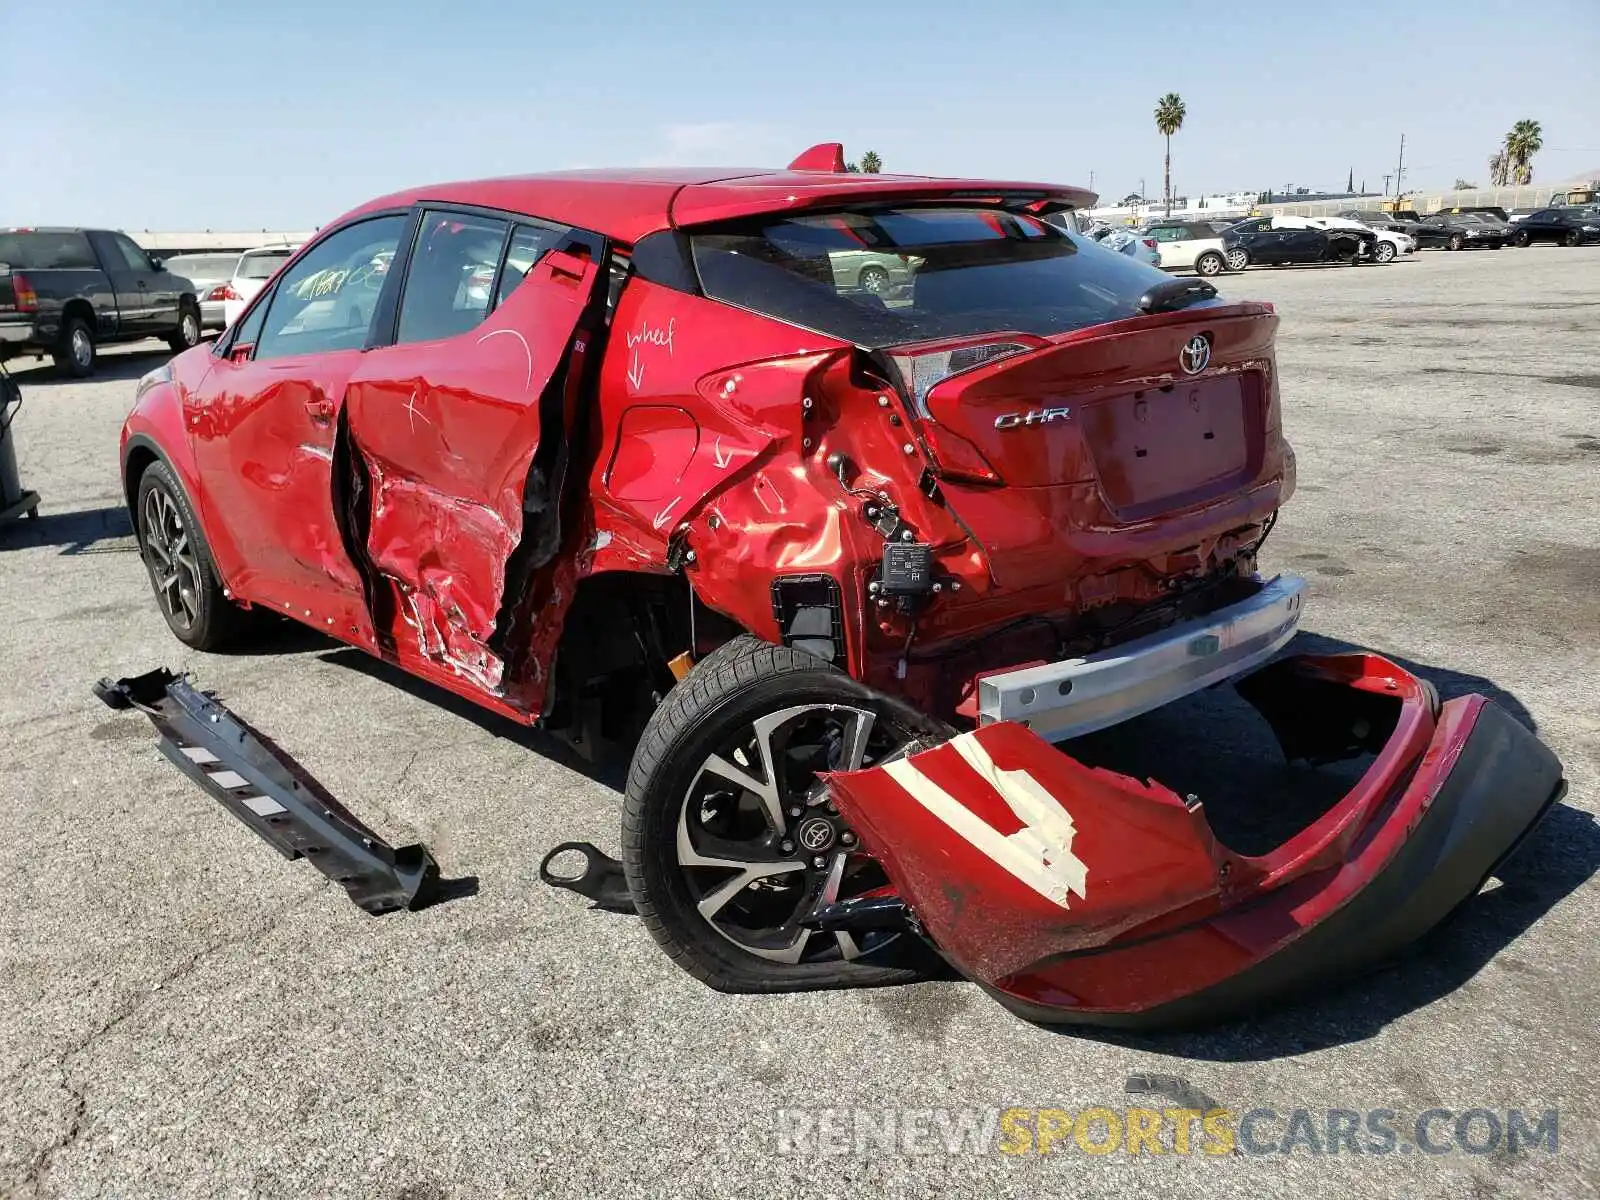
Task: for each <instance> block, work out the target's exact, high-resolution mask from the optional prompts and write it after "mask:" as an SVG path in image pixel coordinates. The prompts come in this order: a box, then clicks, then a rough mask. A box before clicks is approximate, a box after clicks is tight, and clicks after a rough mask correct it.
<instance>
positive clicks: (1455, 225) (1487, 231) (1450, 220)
mask: <svg viewBox="0 0 1600 1200" xmlns="http://www.w3.org/2000/svg"><path fill="white" fill-rule="evenodd" d="M1505 240H1506V234H1505V229H1504V228H1503V227H1502V226H1500V225H1498V224H1493V223H1490V222H1488V221H1483V220H1479V219H1478V217H1477V215H1476V214H1473V213H1458V214H1455V215H1451V214H1449V213H1434V214H1433V215H1432V216H1430V217H1426V218H1424V219H1423V221H1422V224H1421V225H1419V226H1417V245H1418V246H1419V247H1421V248H1423V249H1430V248H1431V249H1440V248H1443V249H1448V250H1474V249H1477V250H1498V249H1500V247H1501V246H1503V245H1505Z"/></svg>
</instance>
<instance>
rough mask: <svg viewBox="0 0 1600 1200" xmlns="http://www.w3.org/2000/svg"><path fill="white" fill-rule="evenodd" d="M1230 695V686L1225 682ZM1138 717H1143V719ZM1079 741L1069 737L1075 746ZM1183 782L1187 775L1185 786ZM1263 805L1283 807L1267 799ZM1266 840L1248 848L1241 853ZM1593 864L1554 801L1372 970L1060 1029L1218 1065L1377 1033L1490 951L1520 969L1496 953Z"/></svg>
mask: <svg viewBox="0 0 1600 1200" xmlns="http://www.w3.org/2000/svg"><path fill="white" fill-rule="evenodd" d="M1359 649H1362V647H1358V646H1354V645H1351V644H1350V643H1348V642H1341V641H1338V640H1336V639H1333V638H1327V637H1322V636H1319V635H1314V634H1302V635H1300V637H1298V638H1297V639H1296V640H1295V642H1294V643H1293V645H1292V647H1291V650H1292V651H1293V652H1294V653H1298V654H1339V653H1347V652H1350V651H1354V650H1359ZM1385 657H1387V658H1389V659H1391V660H1392V661H1394V662H1396V663H1398V664H1400V665H1401V666H1403V667H1404V668H1405V669H1406V670H1408V671H1411V672H1412V673H1414V674H1416V675H1418V676H1420V677H1422V678H1424V679H1426V680H1428V681H1429V682H1431V683H1432V684H1433V685H1434V686H1435V687H1436V688H1438V690H1439V694H1440V696H1441V698H1443V699H1445V700H1450V699H1453V698H1455V697H1457V696H1463V695H1467V694H1469V693H1473V692H1477V693H1480V694H1482V695H1484V696H1487V697H1488V698H1489V699H1491V700H1492V701H1494V702H1495V703H1496V704H1497V705H1499V706H1500V707H1501V708H1503V709H1505V711H1506V712H1507V713H1508V714H1509V715H1510V716H1512V717H1513V718H1515V719H1516V720H1517V721H1519V722H1521V723H1522V724H1523V725H1525V726H1526V727H1527V728H1529V729H1530V730H1534V731H1535V732H1536V731H1537V725H1536V723H1535V721H1534V719H1533V717H1532V715H1531V714H1530V713H1529V712H1528V709H1527V707H1526V706H1525V705H1523V704H1522V703H1521V702H1520V701H1519V700H1518V699H1517V698H1516V696H1514V695H1513V694H1511V693H1510V692H1508V691H1506V690H1505V689H1504V688H1501V687H1499V686H1497V685H1496V684H1494V683H1493V682H1492V681H1490V680H1488V679H1484V678H1483V677H1481V676H1477V675H1472V674H1469V673H1467V672H1463V671H1457V670H1454V669H1451V668H1447V667H1438V666H1433V665H1431V664H1427V663H1419V662H1416V661H1414V660H1411V659H1408V658H1405V657H1403V656H1400V655H1396V654H1388V655H1385ZM1227 691H1228V692H1229V693H1230V694H1231V689H1227ZM1145 719H1146V718H1140V720H1141V721H1142V720H1145ZM1132 724H1133V723H1130V726H1131V725H1132ZM1200 736H1202V737H1204V736H1207V735H1205V734H1204V733H1202V734H1201V735H1200ZM1187 740H1188V738H1187V737H1186V734H1185V731H1184V730H1182V729H1167V730H1165V731H1163V738H1162V741H1161V743H1160V744H1161V746H1162V750H1161V754H1162V757H1163V760H1164V761H1171V760H1172V759H1173V757H1174V755H1175V754H1176V755H1178V756H1181V755H1182V753H1183V751H1184V749H1185V745H1184V743H1185V742H1186V741H1187ZM1266 740H1267V743H1269V744H1270V735H1266ZM1076 748H1077V747H1076V745H1074V747H1073V749H1074V750H1076ZM1232 749H1233V747H1230V746H1229V745H1227V744H1224V745H1223V746H1222V750H1221V753H1220V754H1218V755H1217V757H1216V759H1215V760H1213V762H1214V764H1215V765H1217V766H1218V767H1219V768H1220V769H1225V770H1233V769H1235V768H1237V766H1238V764H1235V765H1234V767H1229V766H1228V765H1227V764H1228V759H1229V757H1230V751H1231V750H1232ZM1268 753H1270V754H1271V758H1270V759H1266V758H1264V757H1263V756H1261V755H1257V757H1258V758H1260V759H1261V761H1260V762H1259V763H1258V764H1252V765H1251V766H1250V767H1247V768H1245V773H1246V775H1247V778H1248V777H1249V775H1251V774H1252V773H1253V772H1254V771H1255V770H1257V769H1258V768H1259V769H1263V770H1271V771H1277V772H1280V773H1286V772H1288V771H1289V768H1285V767H1283V766H1282V759H1281V756H1279V755H1277V754H1276V753H1275V752H1273V751H1268ZM1363 765H1364V764H1363ZM1349 774H1350V773H1346V776H1345V777H1346V778H1348V777H1349ZM1188 782H1189V781H1188V780H1185V783H1186V784H1187V783H1188ZM1211 782H1213V783H1215V780H1212V781H1211ZM1260 782H1261V780H1260V778H1259V777H1257V778H1255V779H1253V780H1251V781H1250V782H1249V783H1248V784H1247V787H1248V789H1249V791H1250V792H1251V793H1252V795H1251V801H1252V802H1251V804H1250V807H1251V808H1252V809H1254V810H1256V811H1257V813H1259V810H1260V808H1261V807H1262V806H1261V805H1260V802H1259V800H1258V799H1256V797H1259V796H1260V795H1262V794H1263V793H1262V792H1261V791H1259V790H1257V785H1258V784H1259V783H1260ZM1191 790H1192V789H1191ZM1341 792H1342V789H1339V788H1335V789H1332V790H1330V791H1328V792H1326V793H1317V792H1315V791H1313V792H1312V793H1310V795H1309V796H1308V797H1306V798H1307V799H1308V800H1309V803H1308V804H1302V805H1299V806H1298V811H1294V809H1295V807H1296V806H1293V805H1285V806H1281V807H1282V808H1288V809H1290V815H1289V817H1288V822H1289V824H1288V826H1285V824H1284V818H1283V814H1282V811H1281V810H1280V811H1279V812H1278V813H1276V814H1275V816H1274V815H1269V816H1268V817H1267V819H1266V821H1265V827H1266V828H1269V829H1272V831H1273V834H1274V837H1275V840H1274V841H1273V842H1272V843H1271V844H1277V843H1278V842H1281V840H1282V839H1283V837H1286V836H1290V835H1292V834H1293V833H1294V832H1297V831H1298V829H1300V828H1304V826H1305V825H1306V824H1309V822H1310V821H1312V820H1315V819H1316V817H1317V816H1319V815H1320V814H1321V812H1323V811H1326V808H1327V807H1329V806H1331V804H1333V803H1336V802H1337V800H1338V796H1339V795H1340V794H1341ZM1265 794H1268V795H1271V794H1272V793H1271V792H1268V793H1265ZM1301 799H1302V797H1301V796H1299V795H1297V796H1296V797H1295V800H1301ZM1227 807H1228V801H1227V799H1226V798H1224V799H1223V800H1222V802H1221V804H1220V805H1219V806H1218V808H1217V809H1214V808H1213V807H1212V806H1211V804H1210V803H1209V802H1208V805H1207V815H1208V817H1209V818H1210V819H1211V820H1212V823H1213V826H1214V827H1215V828H1217V830H1218V833H1219V836H1221V837H1222V839H1223V840H1224V841H1225V842H1228V843H1229V844H1230V845H1232V844H1233V838H1234V837H1236V836H1240V835H1242V836H1243V837H1245V838H1246V839H1247V838H1248V836H1249V832H1250V830H1251V828H1252V826H1251V824H1249V823H1247V822H1240V821H1239V820H1238V817H1237V813H1233V814H1230V813H1228V811H1227ZM1269 807H1274V808H1275V809H1278V808H1280V806H1279V805H1278V804H1277V801H1276V799H1275V800H1274V803H1273V805H1272V806H1269ZM1219 809H1220V811H1219ZM1230 818H1232V819H1231V820H1230ZM1235 848H1238V849H1245V848H1244V847H1235ZM1265 848H1267V847H1266V846H1261V847H1254V846H1252V847H1249V848H1248V850H1247V852H1259V851H1260V850H1261V849H1265ZM1597 870H1600V824H1597V823H1596V821H1595V818H1594V817H1593V816H1592V815H1590V814H1589V813H1587V812H1584V811H1583V810H1581V809H1577V808H1573V807H1570V806H1568V805H1565V804H1557V805H1555V806H1554V807H1552V808H1551V809H1550V811H1549V812H1548V813H1547V814H1546V815H1545V817H1544V819H1543V820H1542V821H1541V822H1540V823H1539V824H1538V826H1536V827H1535V828H1534V830H1533V831H1532V832H1531V833H1530V834H1529V836H1528V838H1527V840H1526V841H1525V842H1524V843H1523V844H1522V845H1521V846H1520V847H1519V848H1518V849H1517V851H1516V852H1515V853H1514V854H1513V855H1512V856H1511V857H1510V858H1509V859H1507V860H1506V861H1505V862H1504V863H1502V864H1501V865H1500V867H1498V868H1497V869H1496V870H1495V872H1494V874H1493V876H1492V878H1491V881H1490V883H1489V885H1488V886H1487V887H1486V888H1485V889H1484V890H1482V891H1481V892H1479V893H1478V894H1477V895H1475V896H1473V897H1472V898H1471V899H1469V900H1468V901H1467V902H1466V903H1465V904H1464V905H1462V907H1461V908H1460V909H1459V910H1458V911H1457V912H1456V913H1455V914H1454V916H1453V917H1452V918H1451V919H1450V920H1449V921H1447V922H1445V923H1444V924H1443V925H1441V926H1439V927H1438V928H1436V929H1434V930H1432V931H1430V932H1429V933H1428V934H1427V935H1426V936H1425V937H1424V938H1422V939H1421V940H1420V941H1418V942H1416V943H1414V944H1413V945H1411V946H1410V947H1407V948H1406V950H1405V951H1404V952H1403V956H1402V957H1400V958H1398V959H1395V960H1393V961H1390V962H1388V963H1385V964H1383V965H1382V966H1380V967H1378V968H1377V969H1375V970H1372V971H1369V972H1368V973H1365V974H1361V975H1357V976H1354V977H1351V978H1349V979H1347V980H1333V981H1330V982H1324V983H1319V984H1318V985H1317V990H1316V991H1315V992H1314V993H1308V994H1304V995H1301V996H1290V997H1285V999H1284V1000H1283V1001H1282V1002H1281V1003H1279V1004H1276V1005H1273V1006H1269V1007H1265V1008H1263V1009H1261V1010H1260V1011H1256V1012H1248V1013H1241V1014H1240V1015H1239V1016H1238V1017H1237V1018H1235V1019H1234V1020H1232V1021H1230V1022H1228V1023H1225V1024H1218V1025H1215V1026H1211V1027H1208V1028H1205V1029H1199V1030H1195V1031H1192V1032H1174V1033H1158V1034H1143V1033H1138V1034H1135V1033H1127V1032H1122V1031H1112V1030H1103V1029H1095V1028H1091V1027H1084V1026H1063V1027H1060V1030H1059V1031H1060V1032H1062V1033H1066V1034H1072V1035H1074V1036H1080V1037H1090V1038H1094V1039H1096V1040H1100V1041H1104V1042H1108V1043H1112V1044H1116V1045H1123V1046H1127V1047H1129V1048H1136V1049H1142V1050H1150V1051H1154V1052H1157V1053H1161V1054H1166V1055H1170V1056H1174V1057H1178V1058H1192V1059H1197V1060H1205V1061H1219V1062H1239V1061H1256V1060H1263V1059H1271V1058H1279V1057H1284V1056H1288V1055H1296V1054H1304V1053H1307V1052H1309V1051H1314V1050H1324V1049H1328V1048H1330V1047H1333V1046H1338V1045H1342V1044H1345V1043H1350V1042H1359V1041H1364V1040H1366V1039H1368V1038H1371V1037H1373V1036H1375V1035H1377V1034H1378V1033H1379V1032H1381V1031H1382V1030H1383V1029H1384V1028H1385V1027H1386V1026H1387V1025H1389V1024H1390V1022H1392V1021H1395V1020H1397V1019H1399V1018H1402V1017H1404V1016H1406V1015H1407V1014H1409V1013H1411V1012H1414V1011H1416V1010H1417V1009H1420V1008H1423V1007H1425V1006H1426V1005H1428V1004H1431V1003H1432V1002H1434V1001H1435V1000H1439V999H1441V998H1443V997H1445V996H1448V995H1449V994H1450V993H1452V992H1454V991H1456V990H1457V989H1458V988H1460V987H1462V986H1463V985H1464V984H1466V983H1467V982H1468V981H1469V980H1471V979H1472V978H1473V976H1475V975H1476V974H1477V973H1478V972H1479V971H1480V970H1482V969H1483V968H1484V967H1485V966H1486V965H1487V964H1488V963H1489V962H1490V961H1491V960H1495V959H1498V960H1499V963H1500V966H1501V967H1502V968H1504V969H1509V970H1528V969H1529V968H1528V967H1527V965H1526V964H1524V963H1522V962H1521V961H1519V960H1518V959H1517V958H1516V956H1515V955H1514V954H1503V952H1504V951H1506V950H1507V948H1508V947H1510V946H1511V945H1512V943H1514V942H1515V941H1516V940H1517V939H1518V938H1519V937H1521V936H1522V935H1523V934H1524V933H1526V932H1527V931H1528V929H1529V928H1531V927H1532V926H1533V925H1534V923H1535V922H1537V921H1538V920H1539V919H1540V918H1541V917H1542V916H1544V915H1545V914H1546V913H1548V912H1549V911H1550V910H1551V909H1552V908H1554V907H1555V906H1556V905H1557V904H1559V903H1560V902H1561V901H1562V900H1563V899H1565V898H1566V897H1567V896H1568V895H1569V894H1571V893H1572V892H1574V891H1576V890H1577V889H1578V888H1580V887H1581V886H1583V884H1584V883H1585V882H1587V881H1588V880H1589V878H1590V877H1591V876H1593V875H1594V874H1595V872H1596V871H1597Z"/></svg>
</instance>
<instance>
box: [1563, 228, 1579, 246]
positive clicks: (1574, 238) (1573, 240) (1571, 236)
mask: <svg viewBox="0 0 1600 1200" xmlns="http://www.w3.org/2000/svg"><path fill="white" fill-rule="evenodd" d="M1561 244H1562V245H1563V246H1581V245H1583V231H1582V230H1581V229H1573V230H1570V231H1569V232H1568V233H1567V236H1566V237H1564V238H1562V239H1561Z"/></svg>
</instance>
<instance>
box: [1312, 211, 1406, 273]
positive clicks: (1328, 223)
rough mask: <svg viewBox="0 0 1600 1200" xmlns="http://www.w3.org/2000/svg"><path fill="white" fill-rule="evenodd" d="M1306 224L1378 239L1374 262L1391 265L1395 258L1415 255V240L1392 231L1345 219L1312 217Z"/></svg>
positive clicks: (1373, 256)
mask: <svg viewBox="0 0 1600 1200" xmlns="http://www.w3.org/2000/svg"><path fill="white" fill-rule="evenodd" d="M1306 224H1308V225H1314V226H1316V227H1317V228H1318V229H1365V230H1367V231H1368V232H1369V233H1371V234H1372V235H1373V236H1374V237H1376V238H1377V239H1378V245H1377V248H1376V249H1374V250H1373V252H1372V260H1373V261H1374V262H1381V263H1391V262H1393V261H1394V260H1395V259H1397V258H1401V257H1403V256H1405V255H1407V254H1414V253H1416V249H1417V242H1416V239H1415V238H1412V237H1408V236H1407V235H1406V234H1403V233H1396V232H1395V231H1394V230H1392V229H1378V228H1375V227H1374V226H1371V225H1366V224H1363V223H1362V222H1360V221H1352V220H1350V219H1348V218H1346V217H1312V218H1308V219H1307V220H1306Z"/></svg>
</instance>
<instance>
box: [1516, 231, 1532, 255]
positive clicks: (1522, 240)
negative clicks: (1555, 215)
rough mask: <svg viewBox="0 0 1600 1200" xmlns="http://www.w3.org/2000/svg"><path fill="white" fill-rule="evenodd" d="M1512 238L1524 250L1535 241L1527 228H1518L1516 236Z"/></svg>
mask: <svg viewBox="0 0 1600 1200" xmlns="http://www.w3.org/2000/svg"><path fill="white" fill-rule="evenodd" d="M1511 240H1512V241H1513V242H1515V243H1516V244H1517V245H1518V246H1520V247H1522V248H1523V249H1524V250H1526V249H1527V248H1528V247H1529V246H1530V245H1532V243H1533V239H1532V238H1530V237H1529V236H1528V231H1527V230H1526V229H1519V230H1517V232H1516V236H1515V237H1513V238H1512V239H1511Z"/></svg>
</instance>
